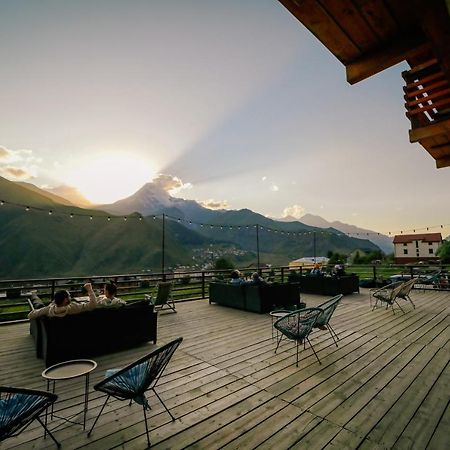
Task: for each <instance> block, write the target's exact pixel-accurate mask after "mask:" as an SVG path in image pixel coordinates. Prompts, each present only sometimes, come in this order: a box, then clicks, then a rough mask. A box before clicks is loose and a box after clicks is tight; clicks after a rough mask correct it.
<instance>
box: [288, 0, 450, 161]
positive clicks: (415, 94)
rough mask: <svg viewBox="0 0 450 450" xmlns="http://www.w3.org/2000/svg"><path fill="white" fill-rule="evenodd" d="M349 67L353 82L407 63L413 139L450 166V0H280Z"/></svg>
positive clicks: (405, 76) (349, 75) (406, 91)
mask: <svg viewBox="0 0 450 450" xmlns="http://www.w3.org/2000/svg"><path fill="white" fill-rule="evenodd" d="M279 1H280V3H282V4H283V5H284V6H285V7H286V8H287V9H288V10H289V11H290V12H291V13H292V14H293V15H294V16H295V17H296V18H297V19H298V20H299V21H300V22H301V23H302V24H303V25H304V26H306V28H308V29H309V30H310V31H311V32H312V33H313V34H314V35H315V36H316V37H317V39H319V40H320V41H321V42H322V43H323V44H324V45H325V46H326V47H327V48H328V50H330V51H331V52H332V53H333V54H334V55H335V56H336V58H337V59H338V60H339V61H341V63H342V64H344V66H345V68H346V74H347V81H348V82H349V83H350V84H354V83H357V82H358V81H361V80H364V79H366V78H368V77H370V76H372V75H374V74H376V73H378V72H381V71H382V70H384V69H387V68H388V67H391V66H393V65H395V64H397V63H399V62H401V61H407V62H408V64H409V65H410V67H411V70H409V71H405V72H403V74H402V76H403V78H404V79H405V82H406V86H405V88H404V90H405V107H406V109H407V112H406V115H407V116H408V118H409V119H410V120H411V130H410V141H411V142H419V143H420V144H421V145H422V146H423V147H424V148H425V149H426V150H427V151H428V152H429V153H430V154H431V156H432V157H433V158H434V159H435V160H436V166H437V167H438V168H439V167H448V166H450V16H449V8H450V0H279Z"/></svg>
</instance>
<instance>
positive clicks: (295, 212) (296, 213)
mask: <svg viewBox="0 0 450 450" xmlns="http://www.w3.org/2000/svg"><path fill="white" fill-rule="evenodd" d="M304 214H305V208H303V206H300V205H292V206H288V207H286V208H284V210H283V217H295V218H296V219H300V217H302V216H303V215H304Z"/></svg>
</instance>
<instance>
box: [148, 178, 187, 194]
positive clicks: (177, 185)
mask: <svg viewBox="0 0 450 450" xmlns="http://www.w3.org/2000/svg"><path fill="white" fill-rule="evenodd" d="M152 182H153V184H155V185H156V186H158V187H160V188H161V189H163V190H164V191H166V192H169V193H171V194H173V193H176V192H178V191H181V190H182V189H191V188H192V184H191V183H183V182H182V181H181V179H180V178H178V177H174V176H172V175H165V174H163V173H159V174H158V175H157V176H156V178H154V179H153V180H152Z"/></svg>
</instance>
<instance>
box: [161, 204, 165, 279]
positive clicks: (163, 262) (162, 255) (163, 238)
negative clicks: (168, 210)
mask: <svg viewBox="0 0 450 450" xmlns="http://www.w3.org/2000/svg"><path fill="white" fill-rule="evenodd" d="M161 247H162V249H161V273H162V276H163V281H165V278H166V277H165V274H164V266H165V261H164V259H165V251H166V215H165V214H164V213H163V215H162V242H161Z"/></svg>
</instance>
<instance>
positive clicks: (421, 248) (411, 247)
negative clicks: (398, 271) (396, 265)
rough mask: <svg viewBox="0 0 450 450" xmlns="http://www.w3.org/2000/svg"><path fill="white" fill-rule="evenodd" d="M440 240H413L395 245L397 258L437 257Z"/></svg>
mask: <svg viewBox="0 0 450 450" xmlns="http://www.w3.org/2000/svg"><path fill="white" fill-rule="evenodd" d="M440 244H441V243H440V242H423V241H420V240H419V241H412V242H405V243H400V244H395V245H394V256H395V257H396V258H436V251H437V249H438V248H439V246H440Z"/></svg>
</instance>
